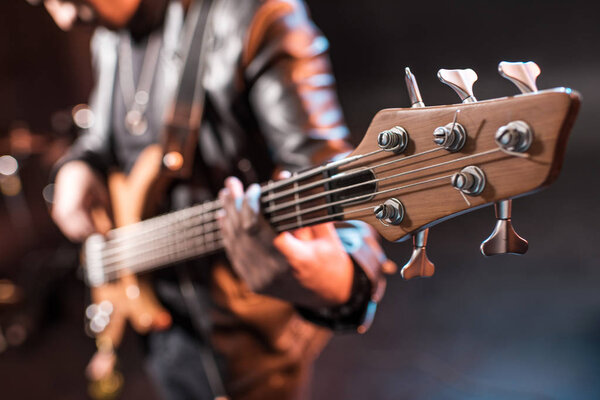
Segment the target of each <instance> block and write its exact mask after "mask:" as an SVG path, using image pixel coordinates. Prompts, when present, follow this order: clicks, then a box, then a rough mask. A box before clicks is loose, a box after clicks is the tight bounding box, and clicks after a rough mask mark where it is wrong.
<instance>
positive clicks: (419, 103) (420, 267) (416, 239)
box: [400, 67, 456, 280]
mask: <svg viewBox="0 0 600 400" xmlns="http://www.w3.org/2000/svg"><path fill="white" fill-rule="evenodd" d="M404 71H405V72H406V78H405V79H406V87H407V88H408V96H409V97H410V102H411V104H412V106H411V107H412V108H423V107H425V103H424V102H423V98H422V97H421V91H420V90H419V85H418V84H417V79H416V78H415V76H414V75H413V74H412V72H410V68H408V67H406V69H405V70H404ZM454 122H455V123H456V117H455V120H454ZM428 238H429V228H427V229H423V230H422V231H419V232H417V233H416V234H415V235H413V252H412V256H411V257H410V260H409V261H408V262H407V263H406V265H404V267H403V268H402V271H400V274H401V275H402V278H404V279H406V280H409V279H412V278H415V277H430V276H433V274H434V272H435V266H434V265H433V263H432V262H431V261H429V257H427V250H426V249H425V248H426V247H427V239H428Z"/></svg>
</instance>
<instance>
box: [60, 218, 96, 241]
mask: <svg viewBox="0 0 600 400" xmlns="http://www.w3.org/2000/svg"><path fill="white" fill-rule="evenodd" d="M58 225H59V227H60V228H61V230H62V231H63V233H64V234H65V236H66V237H67V239H69V240H70V241H72V242H75V243H81V242H83V241H84V240H85V239H87V238H88V237H89V236H90V235H92V234H94V233H96V229H95V227H94V224H93V222H92V220H91V218H90V216H89V215H88V214H87V213H86V212H84V211H81V212H77V213H73V214H72V215H71V216H70V217H69V218H68V219H66V220H62V221H61V223H59V224H58Z"/></svg>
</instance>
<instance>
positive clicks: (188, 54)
mask: <svg viewBox="0 0 600 400" xmlns="http://www.w3.org/2000/svg"><path fill="white" fill-rule="evenodd" d="M213 3H214V0H196V1H192V4H191V5H190V9H189V11H188V13H189V14H188V17H187V20H186V23H185V25H184V28H183V29H184V32H183V38H182V46H181V48H182V51H183V52H184V54H185V62H184V64H183V69H182V72H181V77H180V80H179V86H178V88H177V92H176V93H177V94H176V97H175V99H174V101H173V105H172V107H171V110H170V112H169V113H168V114H167V118H166V122H165V127H164V131H163V133H162V138H161V141H162V143H161V144H162V148H163V152H164V154H163V162H162V173H163V175H165V176H167V177H171V178H181V179H186V178H189V177H190V176H191V174H192V170H193V164H194V155H195V153H196V145H197V143H198V135H199V131H200V124H201V122H202V116H203V114H204V104H205V89H204V85H203V77H204V70H205V65H206V54H207V51H206V50H207V46H208V43H209V42H210V40H209V37H210V35H211V32H210V29H207V25H208V22H209V19H210V16H211V14H212V8H213V7H212V5H213Z"/></svg>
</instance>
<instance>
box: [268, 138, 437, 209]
mask: <svg viewBox="0 0 600 400" xmlns="http://www.w3.org/2000/svg"><path fill="white" fill-rule="evenodd" d="M440 150H444V148H443V147H438V148H434V149H431V150H427V151H424V152H421V153H417V154H412V155H410V156H406V157H402V158H398V159H394V160H391V161H388V162H384V163H381V164H377V165H374V166H372V167H370V168H369V169H375V168H381V167H385V166H387V165H390V164H393V163H397V162H403V161H408V160H411V159H413V158H416V157H419V156H424V155H427V154H430V153H434V152H436V151H440ZM390 155H394V154H393V153H391V154H390ZM360 171H362V168H361V167H359V168H355V169H354V170H349V171H341V172H342V173H343V174H346V176H347V175H352V174H353V173H356V172H360ZM340 178H342V177H341V176H335V175H334V176H331V177H329V178H324V179H321V180H318V181H315V182H310V183H308V184H306V185H302V186H298V187H297V188H293V189H288V190H284V191H282V192H277V193H272V194H269V196H266V197H265V198H263V199H262V202H263V203H270V202H272V201H275V200H279V199H281V198H284V197H289V196H293V195H295V194H297V193H300V192H303V191H305V190H309V189H314V188H315V187H319V186H321V185H324V184H325V183H329V182H331V181H334V180H337V179H340ZM285 183H286V185H284V186H288V184H289V183H288V182H285ZM266 186H267V188H266V189H267V191H269V192H272V189H271V188H269V187H268V185H266ZM277 206H280V205H279V204H278V205H277ZM286 208H287V207H286ZM275 211H278V210H272V212H275ZM269 212H271V211H269Z"/></svg>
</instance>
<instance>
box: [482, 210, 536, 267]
mask: <svg viewBox="0 0 600 400" xmlns="http://www.w3.org/2000/svg"><path fill="white" fill-rule="evenodd" d="M511 213H512V202H511V201H510V200H505V201H501V202H499V203H496V219H497V222H496V227H495V228H494V231H493V232H492V234H491V235H490V237H488V238H487V239H486V240H485V241H484V242H483V243H481V247H480V249H481V253H482V254H483V255H484V256H487V257H491V256H495V255H498V254H525V253H526V252H527V249H528V248H529V243H528V242H527V240H525V239H523V238H522V237H521V236H519V235H518V234H517V232H515V230H514V228H513V225H512V222H511Z"/></svg>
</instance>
